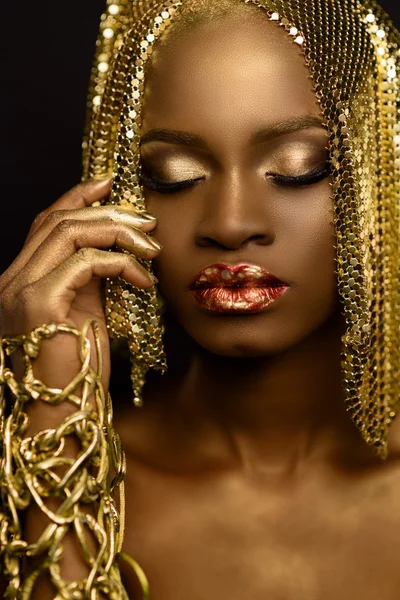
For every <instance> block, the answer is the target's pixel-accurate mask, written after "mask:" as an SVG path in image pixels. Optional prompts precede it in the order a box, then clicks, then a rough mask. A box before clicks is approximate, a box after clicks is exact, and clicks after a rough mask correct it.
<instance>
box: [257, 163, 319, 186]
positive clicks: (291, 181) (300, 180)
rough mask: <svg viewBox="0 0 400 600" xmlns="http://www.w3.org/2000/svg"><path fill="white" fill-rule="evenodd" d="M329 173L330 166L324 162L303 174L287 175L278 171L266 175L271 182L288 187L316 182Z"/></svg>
mask: <svg viewBox="0 0 400 600" xmlns="http://www.w3.org/2000/svg"><path fill="white" fill-rule="evenodd" d="M330 174H331V166H330V163H329V162H326V163H324V164H323V165H318V166H317V167H315V168H314V169H312V170H311V171H308V172H307V173H305V174H304V175H298V176H296V177H294V176H288V175H279V174H278V173H267V174H266V176H267V178H268V179H272V180H273V182H274V183H275V184H277V185H280V186H288V187H304V186H307V185H312V184H314V183H318V182H319V181H322V180H323V179H326V178H327V177H329V176H330Z"/></svg>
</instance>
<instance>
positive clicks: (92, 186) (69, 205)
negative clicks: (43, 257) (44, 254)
mask: <svg viewBox="0 0 400 600" xmlns="http://www.w3.org/2000/svg"><path fill="white" fill-rule="evenodd" d="M111 182H112V180H111V179H100V180H94V179H91V180H90V181H85V182H83V183H79V184H78V185H76V186H75V187H74V188H72V190H69V191H68V192H66V193H65V194H64V195H63V196H61V198H59V199H58V200H57V201H56V202H54V203H53V204H51V205H50V206H49V208H46V210H44V211H43V212H41V213H40V214H39V215H38V216H37V217H36V219H35V220H34V222H33V223H32V226H31V228H30V230H29V232H28V237H27V240H28V239H29V238H30V237H31V235H33V234H34V233H35V231H36V230H37V229H38V228H39V227H40V225H41V224H42V222H43V221H44V219H45V218H46V217H47V215H48V214H49V213H51V212H53V211H55V210H73V209H79V208H85V207H87V206H91V205H92V204H93V202H97V201H99V200H103V199H104V198H105V197H106V196H107V195H108V194H109V193H110V191H111Z"/></svg>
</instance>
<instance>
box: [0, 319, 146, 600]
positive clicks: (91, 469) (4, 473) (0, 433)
mask: <svg viewBox="0 0 400 600" xmlns="http://www.w3.org/2000/svg"><path fill="white" fill-rule="evenodd" d="M89 329H91V330H92V332H93V335H94V340H95V350H96V358H97V369H96V371H94V369H93V368H92V366H91V363H90V359H91V345H90V340H89V338H88V331H89ZM59 332H62V333H67V334H71V335H74V336H76V337H77V341H78V349H79V357H80V360H81V363H82V367H81V370H80V372H79V373H78V374H77V375H76V377H74V379H73V380H72V381H71V382H70V383H69V384H68V385H67V386H66V387H65V388H64V389H62V390H61V389H52V388H48V387H46V386H45V385H44V384H43V382H41V381H40V380H38V379H35V377H34V374H33V368H32V359H34V358H36V357H37V356H38V354H39V352H40V347H41V342H42V340H43V339H47V338H51V337H53V336H54V335H56V334H57V333H59ZM17 348H21V349H22V350H23V353H24V357H23V361H24V375H23V378H22V380H21V381H20V382H18V381H17V380H16V377H15V375H14V373H13V372H12V371H11V369H9V368H7V366H6V356H10V355H11V354H12V353H13V352H14V351H15V350H16V349H17ZM101 376H102V355H101V346H100V337H99V330H98V325H97V322H96V321H95V320H91V319H88V320H87V321H86V322H85V324H84V326H83V328H82V331H79V330H78V329H76V328H74V327H71V326H69V325H62V324H61V325H60V324H54V323H52V324H49V325H43V326H41V327H37V328H36V329H34V330H33V331H32V332H30V333H29V334H27V335H20V336H17V337H13V338H11V337H2V338H1V337H0V495H1V496H0V497H1V506H0V559H1V563H0V569H1V570H0V572H2V574H3V576H4V577H5V579H6V582H7V590H6V593H5V598H6V599H10V600H11V599H18V600H28V599H29V598H30V597H31V593H32V590H33V588H34V585H35V581H36V580H37V578H38V577H39V575H41V574H42V573H46V574H47V575H48V576H49V578H50V580H51V582H52V584H53V586H54V588H55V589H56V590H57V595H56V596H55V598H56V600H84V599H85V600H86V599H88V600H89V599H90V600H96V599H97V598H99V597H100V595H101V597H102V598H104V597H105V598H109V599H110V600H127V599H128V595H127V592H126V590H125V587H124V585H123V583H122V580H121V576H120V571H119V567H118V558H119V557H120V556H121V557H122V558H123V559H125V560H126V561H127V562H128V563H129V564H130V565H131V567H132V568H133V570H134V571H135V573H136V575H137V578H138V580H139V582H140V584H141V587H142V591H143V597H144V598H148V583H147V580H146V577H145V576H144V573H143V571H142V570H141V569H140V567H139V565H137V563H136V562H135V561H134V560H133V559H131V558H130V557H128V556H127V555H125V554H124V553H121V548H122V542H123V533H124V517H125V509H124V488H123V478H124V474H125V456H124V452H123V450H122V446H121V442H120V438H119V436H118V434H117V432H116V431H115V430H114V428H113V424H112V403H111V398H110V395H109V394H108V395H107V398H106V397H105V394H104V390H103V387H102V383H101ZM78 389H79V390H80V392H79V395H77V390H78ZM91 398H92V399H93V398H94V405H93V400H92V401H90V399H91ZM38 400H39V401H44V402H46V403H47V404H51V405H59V404H61V403H63V402H67V403H69V404H71V405H73V407H74V409H75V410H74V412H73V413H72V414H71V415H69V416H67V417H66V418H64V420H63V421H62V422H61V423H60V424H59V425H58V426H57V427H56V428H54V429H44V430H41V431H39V432H38V433H36V434H35V435H33V436H31V437H29V436H26V437H25V435H24V434H25V432H26V430H27V428H28V424H29V419H28V416H27V413H26V412H25V408H26V405H27V404H28V403H29V402H33V401H38ZM68 437H73V438H74V440H77V441H78V443H79V451H78V454H77V456H75V457H74V458H71V457H68V456H66V455H65V452H64V450H65V447H66V442H67V438H68ZM117 491H119V497H120V501H119V505H120V511H118V509H117V506H116V503H115V500H114V496H115V493H116V492H117ZM49 498H56V499H57V502H58V508H57V509H56V510H52V509H51V508H50V507H49V506H48V505H47V499H49ZM33 505H36V506H37V507H38V508H39V509H40V511H41V512H42V513H43V514H44V515H46V517H47V519H48V521H49V524H48V525H47V526H46V528H45V530H44V531H43V533H42V534H41V535H40V537H39V539H38V540H36V541H35V542H33V543H28V542H27V541H26V540H25V539H24V532H23V528H22V518H23V515H24V513H25V511H26V510H27V509H28V508H29V507H30V506H33ZM93 515H95V516H93ZM71 531H72V532H73V533H74V535H75V538H76V540H77V542H78V544H79V546H80V549H81V554H82V557H83V560H84V561H85V563H86V565H87V567H88V571H89V573H88V576H87V577H86V578H85V579H81V580H77V581H67V580H65V579H63V578H62V576H61V573H60V559H61V556H62V553H63V540H64V537H65V536H66V534H67V533H68V532H71ZM88 531H91V533H92V535H93V538H94V540H95V542H96V544H95V545H96V550H95V552H93V551H92V552H91V551H90V550H89V547H88V544H87V541H86V538H87V533H88ZM27 562H30V563H32V564H33V567H31V568H29V569H27V568H26V564H27Z"/></svg>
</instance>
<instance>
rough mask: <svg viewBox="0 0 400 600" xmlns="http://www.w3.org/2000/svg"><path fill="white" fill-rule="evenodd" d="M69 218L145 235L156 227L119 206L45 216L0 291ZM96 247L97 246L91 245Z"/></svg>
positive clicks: (144, 216)
mask: <svg viewBox="0 0 400 600" xmlns="http://www.w3.org/2000/svg"><path fill="white" fill-rule="evenodd" d="M67 218H71V219H73V220H78V219H79V220H82V221H92V220H95V219H98V220H103V221H104V220H105V219H108V220H110V221H111V222H114V223H121V224H122V225H128V226H130V227H134V228H137V229H139V228H140V229H141V230H142V231H143V232H145V233H147V232H149V231H151V230H152V229H154V227H155V226H156V223H157V221H156V219H155V217H152V216H151V215H149V214H147V213H142V214H138V213H136V212H135V211H133V210H132V209H125V208H121V207H119V206H99V207H87V208H81V209H76V210H55V211H53V212H51V213H49V214H48V215H47V217H45V218H44V220H42V223H41V226H40V227H39V228H38V229H37V230H36V231H35V232H34V233H33V234H32V235H31V237H30V239H29V240H28V241H27V242H26V243H25V245H24V247H23V249H22V250H21V252H20V254H19V255H18V256H17V258H16V259H15V261H14V262H13V263H12V264H11V265H10V267H9V268H8V269H7V271H6V272H5V273H3V276H2V281H1V285H0V291H1V289H3V288H4V287H5V286H6V285H9V284H10V283H11V281H12V280H13V279H14V278H15V277H16V276H17V275H18V274H19V273H20V271H21V270H22V269H23V268H24V267H25V265H26V264H27V263H28V261H29V260H31V258H32V256H33V254H34V253H35V252H36V250H37V249H38V247H39V246H40V245H41V244H42V243H43V242H44V240H45V239H46V238H47V237H48V236H49V234H50V233H51V231H52V230H54V229H55V228H56V227H57V226H58V225H59V224H60V223H61V222H62V221H63V220H65V219H67ZM93 245H94V246H96V245H97V244H93Z"/></svg>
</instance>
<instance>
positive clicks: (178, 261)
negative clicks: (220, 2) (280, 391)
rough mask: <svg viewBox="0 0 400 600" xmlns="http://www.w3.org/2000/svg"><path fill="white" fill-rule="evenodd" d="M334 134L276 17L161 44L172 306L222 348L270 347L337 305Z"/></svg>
mask: <svg viewBox="0 0 400 600" xmlns="http://www.w3.org/2000/svg"><path fill="white" fill-rule="evenodd" d="M327 143H328V138H327V132H326V130H325V129H324V127H323V125H322V118H321V114H320V110H319V105H318V103H317V100H316V97H315V94H314V92H313V89H312V83H311V79H310V75H309V72H308V70H307V68H306V67H305V64H304V58H303V56H302V52H301V49H300V48H299V47H298V46H297V45H296V44H295V43H293V42H291V41H290V40H289V38H288V36H287V35H286V34H285V32H284V31H283V30H282V28H279V27H278V26H277V24H275V23H271V22H269V21H268V19H267V18H266V17H264V16H263V15H258V14H254V15H253V16H250V18H249V17H247V18H246V19H245V20H243V19H241V18H240V17H239V16H232V17H229V18H228V19H226V20H224V21H218V22H216V23H213V24H212V25H203V26H202V27H199V28H198V29H195V30H193V31H190V33H188V34H186V35H184V36H181V37H180V38H179V41H175V43H174V44H171V45H166V46H165V47H163V48H161V49H160V50H159V53H158V56H157V60H156V61H155V62H154V64H153V66H152V71H151V74H150V75H149V77H148V80H147V82H146V92H145V99H144V112H143V126H142V144H141V156H142V164H143V177H144V181H143V182H144V185H145V197H146V200H147V206H148V209H149V211H150V212H151V213H153V214H154V215H156V216H157V218H158V225H157V229H156V231H155V236H156V238H157V239H158V240H159V241H160V242H161V244H162V245H163V250H162V252H161V254H160V256H159V258H158V259H157V260H156V263H155V270H156V274H157V276H158V278H159V281H160V291H161V293H162V295H163V297H164V298H165V300H166V303H167V306H168V309H169V311H171V312H172V314H173V315H174V316H175V318H176V319H177V320H178V321H179V322H180V324H181V325H182V326H183V328H184V329H185V330H186V331H187V333H188V334H189V335H190V336H191V337H192V338H193V339H194V340H195V341H196V342H197V343H198V344H200V345H201V346H202V347H204V348H205V349H207V350H209V351H210V352H213V353H216V354H220V355H225V356H267V355H271V354H273V353H276V352H280V351H283V350H285V349H288V348H290V347H291V346H293V345H295V344H296V343H298V342H300V341H301V340H302V339H303V338H305V337H306V336H307V335H309V334H310V333H311V332H313V331H314V330H316V329H317V328H318V327H320V326H321V325H322V324H323V323H324V322H325V321H327V320H328V318H329V317H330V316H331V315H332V314H333V312H334V311H335V307H336V306H337V293H336V278H335V273H334V271H335V252H334V243H335V242H334V229H333V225H332V207H331V185H330V179H329V175H328V176H327V159H328V155H327ZM299 177H300V178H303V179H298V178H299ZM304 177H306V179H304ZM293 178H295V179H293ZM193 180H194V181H193ZM182 182H184V183H182ZM215 265H216V266H215ZM243 265H249V266H250V267H256V268H255V269H254V268H253V269H252V268H250V269H249V268H246V267H243ZM208 267H210V269H207V268H208ZM204 269H206V271H204ZM270 274H271V275H273V276H275V278H278V279H279V280H280V282H279V281H277V280H276V279H274V278H273V277H271V275H270ZM193 288H196V289H197V292H196V291H193Z"/></svg>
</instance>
